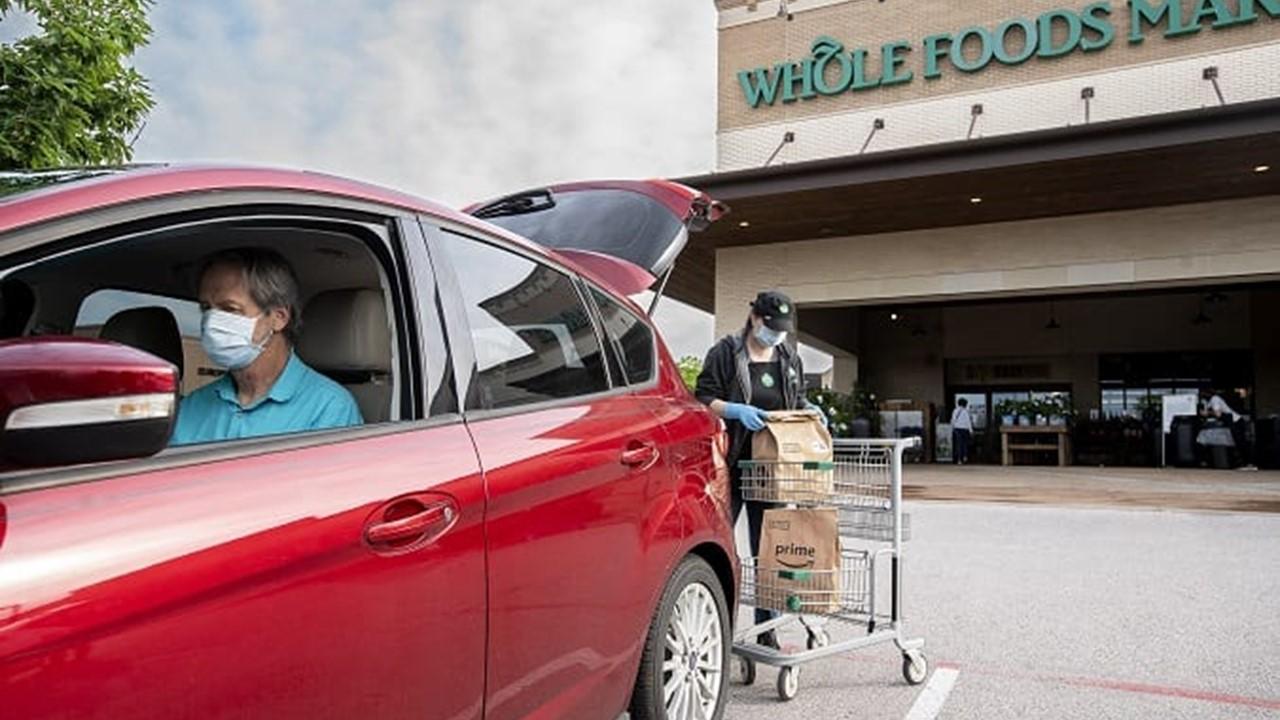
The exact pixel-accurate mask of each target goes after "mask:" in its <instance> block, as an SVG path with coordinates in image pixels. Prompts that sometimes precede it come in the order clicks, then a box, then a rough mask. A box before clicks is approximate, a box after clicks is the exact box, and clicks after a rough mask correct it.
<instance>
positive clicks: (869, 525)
mask: <svg viewBox="0 0 1280 720" xmlns="http://www.w3.org/2000/svg"><path fill="white" fill-rule="evenodd" d="M919 444H920V439H919V438H906V439H902V440H836V441H835V454H834V459H833V461H832V462H808V463H786V462H764V461H761V462H756V461H750V460H744V461H742V462H741V463H739V466H740V467H741V469H742V484H741V488H742V497H743V499H744V500H748V501H757V502H766V503H775V504H777V505H778V506H780V507H781V506H792V507H824V508H836V509H837V511H838V513H837V517H838V522H839V531H840V545H841V551H840V554H841V563H840V568H839V569H838V570H829V571H808V570H805V571H798V572H797V571H788V570H785V569H783V570H777V569H775V570H773V571H771V572H763V571H761V569H760V568H759V566H758V558H748V559H744V560H743V568H742V604H744V605H747V606H752V607H755V606H757V605H758V604H759V605H760V606H762V607H768V608H770V609H777V608H778V606H779V605H782V606H785V607H786V612H783V613H781V614H780V615H779V616H778V617H776V618H774V619H772V620H769V621H768V622H764V623H760V624H757V625H753V626H751V627H743V628H740V629H737V630H735V631H734V634H733V652H734V654H735V655H737V656H739V658H740V668H741V673H742V676H741V679H742V681H743V683H744V684H747V685H750V684H751V683H753V682H755V676H756V664H757V663H761V664H764V665H770V666H774V667H777V668H778V669H779V670H778V696H779V697H781V698H782V699H783V700H791V699H793V698H795V696H796V695H797V694H798V692H799V689H800V666H801V665H804V664H805V663H809V662H813V661H815V660H822V659H823V658H829V657H833V656H835V655H840V654H843V653H847V652H849V651H852V650H859V649H862V648H865V647H870V646H872V645H878V644H882V643H887V642H893V643H894V644H895V645H897V646H898V650H899V651H901V652H902V676H903V678H904V679H905V680H906V681H907V683H909V684H911V685H918V684H920V683H922V682H924V680H925V678H926V677H927V676H928V674H929V665H928V661H927V660H926V659H925V656H924V653H923V652H922V651H921V649H922V648H923V647H924V640H923V639H920V638H915V639H908V638H907V637H906V633H905V628H904V626H903V616H902V570H903V555H902V542H903V541H904V540H906V539H907V538H908V537H909V535H910V527H909V521H910V518H909V517H908V516H907V515H906V514H904V513H903V512H902V455H903V453H904V452H905V451H907V450H909V449H912V448H915V447H918V446H919ZM859 540H861V541H863V542H862V543H859V542H858V541H859ZM886 563H887V568H886ZM885 575H887V576H888V588H887V592H886V591H885V588H884V582H883V577H884V576H885ZM877 578H881V579H880V581H879V582H877ZM886 600H887V605H888V608H887V611H886V608H885V605H886ZM760 601H764V602H760ZM818 618H823V619H825V620H827V621H833V622H839V623H848V624H852V625H855V626H859V627H865V628H866V635H862V636H857V637H854V638H852V639H850V640H842V641H839V642H832V641H831V638H830V636H829V635H828V634H827V631H826V629H825V627H824V624H822V623H820V622H819V621H817V619H818ZM795 623H799V624H801V625H802V626H803V627H804V629H805V631H806V633H807V634H808V642H807V648H806V649H805V650H802V651H801V650H796V651H791V652H788V651H784V650H778V649H775V648H772V647H768V646H765V645H761V644H758V643H755V642H749V640H751V639H753V638H755V637H756V636H758V635H760V634H762V633H765V632H768V631H770V630H777V629H779V628H782V627H784V626H788V625H793V624H795Z"/></svg>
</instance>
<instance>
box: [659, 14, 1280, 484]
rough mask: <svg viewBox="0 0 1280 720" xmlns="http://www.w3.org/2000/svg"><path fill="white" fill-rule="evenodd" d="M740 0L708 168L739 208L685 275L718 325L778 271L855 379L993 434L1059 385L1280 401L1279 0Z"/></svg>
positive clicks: (1119, 396)
mask: <svg viewBox="0 0 1280 720" xmlns="http://www.w3.org/2000/svg"><path fill="white" fill-rule="evenodd" d="M716 5H717V8H718V10H719V22H720V31H719V39H720V42H719V95H718V102H719V105H718V133H717V157H718V161H717V170H716V172H714V173H712V174H710V175H706V176H701V177H695V178H686V179H685V181H686V182H688V183H690V184H693V185H696V186H698V187H700V188H702V189H704V190H706V191H708V192H710V193H711V194H713V195H715V196H716V197H718V198H719V199H721V200H723V201H725V202H726V203H728V204H729V206H730V207H731V208H732V213H731V214H730V216H729V217H728V219H727V221H725V222H721V223H718V224H717V225H716V226H715V227H713V228H712V229H711V230H709V231H708V232H705V233H702V234H700V235H697V236H695V237H694V238H693V240H692V241H691V246H690V248H689V249H688V250H687V251H686V253H685V255H684V256H683V257H682V260H681V265H680V267H679V268H678V269H677V271H676V272H675V274H674V275H673V277H672V278H671V280H670V283H669V286H668V290H669V292H670V293H671V294H672V295H674V296H675V297H677V298H678V299H682V300H684V301H686V302H689V303H691V304H693V305H695V306H698V307H702V308H704V309H707V310H713V311H714V312H715V316H716V327H717V331H718V332H719V333H726V332H731V331H732V330H734V329H736V328H737V327H739V326H740V323H741V321H742V315H743V314H744V312H745V308H746V306H747V302H748V301H749V300H750V297H751V296H752V295H753V294H754V292H755V291H756V290H758V289H760V288H762V287H779V288H781V289H783V290H784V291H786V292H788V293H789V294H791V295H792V297H793V298H794V299H795V300H796V302H797V304H798V305H799V306H800V309H801V315H800V317H801V335H802V339H803V340H804V341H805V342H806V343H808V344H811V345H813V346H816V347H818V348H820V349H822V350H824V351H826V352H828V353H830V354H831V355H832V356H833V357H834V358H835V361H834V366H833V369H832V371H831V373H830V374H829V376H828V378H827V380H828V382H829V383H830V384H831V385H832V386H833V387H834V388H836V389H838V390H846V391H847V390H848V389H850V388H851V387H852V386H853V385H854V384H855V383H856V384H857V385H858V386H860V387H863V388H866V389H869V390H873V391H875V392H876V393H877V394H878V395H879V396H880V397H882V398H891V399H898V400H903V401H908V402H911V403H914V404H915V405H916V406H918V407H926V406H927V407H931V408H933V409H934V410H935V411H936V412H937V413H939V414H941V413H943V412H946V411H947V409H949V408H951V407H952V406H953V404H954V402H955V400H956V399H957V398H958V397H965V398H967V399H968V400H969V401H970V404H971V406H973V407H974V408H975V409H977V410H978V411H979V412H977V413H975V415H976V417H975V420H977V421H978V422H979V423H980V424H981V425H982V426H983V427H984V429H990V428H992V427H993V426H994V424H995V422H996V418H995V417H994V409H995V406H996V405H997V404H999V403H1000V402H1001V401H1003V400H1018V399H1027V398H1034V397H1042V396H1045V395H1046V394H1050V393H1052V394H1055V395H1056V396H1059V397H1064V398H1069V400H1070V403H1071V405H1072V406H1074V408H1075V410H1076V412H1077V413H1078V417H1080V418H1082V419H1086V420H1090V419H1091V420H1094V421H1099V422H1101V421H1105V420H1106V419H1107V418H1119V417H1122V416H1131V417H1132V416H1135V415H1139V414H1141V413H1142V411H1143V410H1144V408H1147V407H1149V406H1150V405H1151V404H1152V403H1153V402H1157V401H1156V400H1153V399H1152V398H1158V397H1159V396H1160V395H1163V394H1166V393H1169V392H1174V391H1181V392H1189V391H1203V390H1207V389H1210V388H1215V389H1221V390H1225V391H1228V392H1231V393H1233V394H1234V393H1235V392H1236V391H1237V390H1238V391H1239V392H1240V398H1239V399H1238V400H1237V399H1235V398H1233V399H1232V402H1233V403H1235V404H1237V405H1239V407H1238V410H1239V411H1241V412H1243V413H1246V414H1249V415H1251V416H1254V417H1260V418H1261V417H1269V416H1272V415H1275V414H1280V70H1278V68H1280V0H1266V1H1264V0H1110V1H1107V0H1103V1H1100V2H1087V1H1086V0H1074V1H1073V0H1051V1H1047V0H1017V1H1016V2H996V1H994V0H976V1H974V2H945V3H941V2H931V3H922V2H910V1H908V0H807V1H804V0H792V1H790V2H785V3H784V2H779V1H778V0H758V1H754V2H753V1H749V0H718V1H717V2H716ZM1273 166H1274V168H1275V169H1272V167H1273ZM1268 432H1269V430H1268ZM1077 452H1078V453H1079V454H1080V455H1081V456H1082V457H1081V460H1082V461H1090V462H1091V461H1093V460H1095V459H1097V460H1099V461H1106V462H1115V461H1117V460H1116V458H1115V457H1114V455H1115V453H1116V452H1117V451H1115V450H1114V448H1111V449H1108V450H1106V453H1110V455H1108V456H1107V457H1105V458H1103V457H1098V458H1094V457H1093V456H1092V455H1089V453H1090V452H1092V451H1091V450H1090V449H1089V448H1087V447H1086V448H1078V449H1077ZM1098 452H1100V453H1101V452H1103V451H1102V450H1099V451H1098ZM1085 456H1088V457H1085Z"/></svg>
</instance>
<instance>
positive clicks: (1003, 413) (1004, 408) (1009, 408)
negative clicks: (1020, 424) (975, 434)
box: [996, 400, 1018, 425]
mask: <svg viewBox="0 0 1280 720" xmlns="http://www.w3.org/2000/svg"><path fill="white" fill-rule="evenodd" d="M996 416H997V417H999V418H1000V424H1001V425H1013V424H1014V423H1016V422H1017V420H1018V403H1017V402H1015V401H1013V400H1001V401H1000V402H998V403H996Z"/></svg>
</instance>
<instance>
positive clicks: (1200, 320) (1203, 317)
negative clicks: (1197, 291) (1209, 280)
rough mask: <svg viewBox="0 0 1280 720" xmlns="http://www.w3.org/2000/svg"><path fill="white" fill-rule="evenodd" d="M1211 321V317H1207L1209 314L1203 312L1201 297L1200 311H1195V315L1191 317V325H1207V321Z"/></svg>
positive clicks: (1202, 299)
mask: <svg viewBox="0 0 1280 720" xmlns="http://www.w3.org/2000/svg"><path fill="white" fill-rule="evenodd" d="M1211 322H1213V318H1211V317H1209V316H1208V314H1206V313H1205V311H1204V298H1201V299H1200V312H1198V313H1196V316H1195V317H1193V318H1191V324H1192V325H1208V324H1209V323H1211Z"/></svg>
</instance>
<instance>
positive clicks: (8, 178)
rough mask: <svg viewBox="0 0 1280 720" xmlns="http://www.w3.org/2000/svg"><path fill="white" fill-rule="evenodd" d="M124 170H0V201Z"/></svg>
mask: <svg viewBox="0 0 1280 720" xmlns="http://www.w3.org/2000/svg"><path fill="white" fill-rule="evenodd" d="M124 171H125V168H122V167H95V168H63V169H57V170H36V171H13V172H0V201H3V200H7V199H10V198H11V197H12V196H14V195H20V194H22V193H26V192H31V191H32V190H39V189H41V188H46V187H52V186H54V185H64V184H66V183H72V182H77V181H80V180H88V179H89V178H95V177H101V176H103V175H113V174H115V173H120V172H124Z"/></svg>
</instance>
